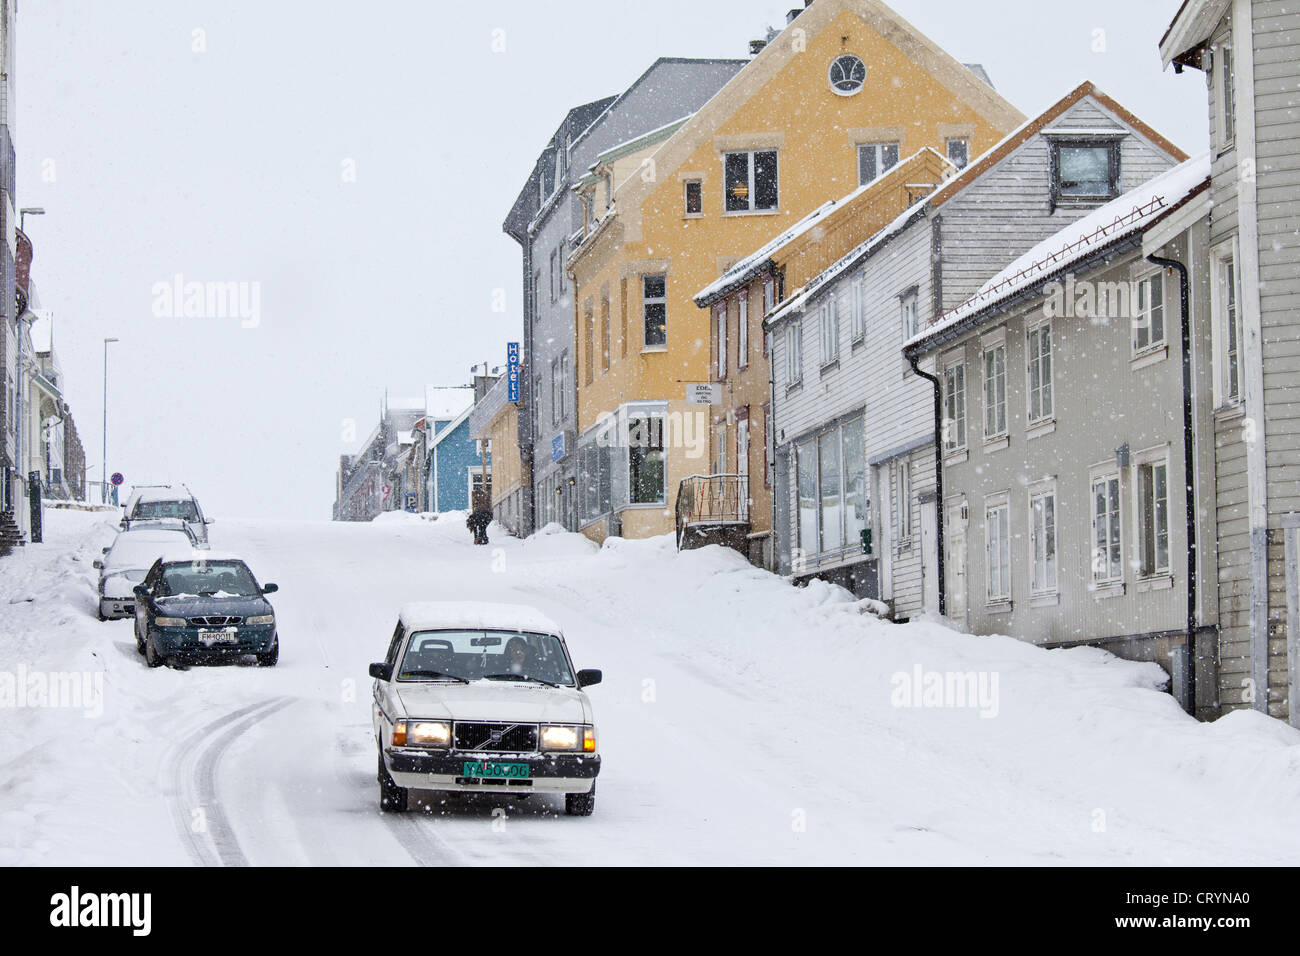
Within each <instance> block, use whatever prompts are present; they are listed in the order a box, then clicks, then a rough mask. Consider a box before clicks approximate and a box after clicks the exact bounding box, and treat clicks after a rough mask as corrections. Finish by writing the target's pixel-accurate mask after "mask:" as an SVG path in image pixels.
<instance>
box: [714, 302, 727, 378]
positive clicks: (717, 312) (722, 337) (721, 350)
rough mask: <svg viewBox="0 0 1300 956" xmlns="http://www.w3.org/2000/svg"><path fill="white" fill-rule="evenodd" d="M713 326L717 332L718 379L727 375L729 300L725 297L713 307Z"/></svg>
mask: <svg viewBox="0 0 1300 956" xmlns="http://www.w3.org/2000/svg"><path fill="white" fill-rule="evenodd" d="M713 327H714V329H715V331H716V333H717V352H718V363H717V364H718V379H719V381H721V380H722V379H725V378H726V377H727V302H726V300H725V299H724V300H723V301H722V302H720V303H718V305H717V306H715V307H714V309H713Z"/></svg>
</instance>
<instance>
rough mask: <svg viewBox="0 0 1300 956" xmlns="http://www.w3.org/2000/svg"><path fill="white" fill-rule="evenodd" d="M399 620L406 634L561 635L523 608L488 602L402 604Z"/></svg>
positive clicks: (538, 615) (554, 626) (539, 614)
mask: <svg viewBox="0 0 1300 956" xmlns="http://www.w3.org/2000/svg"><path fill="white" fill-rule="evenodd" d="M398 619H399V620H400V621H401V622H402V624H403V625H404V626H405V627H406V629H407V630H408V631H436V630H452V629H462V628H463V629H467V630H489V631H532V632H534V633H540V634H561V633H563V632H562V631H561V630H560V626H559V625H558V624H556V623H555V622H554V621H552V620H551V619H550V618H548V617H547V616H546V615H544V614H543V613H542V612H541V611H538V610H537V609H536V608H531V607H529V606H528V605H526V604H495V603H490V602H487V601H416V602H412V603H410V604H403V605H402V609H401V611H400V612H399V614H398Z"/></svg>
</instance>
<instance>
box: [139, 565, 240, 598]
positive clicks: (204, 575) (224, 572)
mask: <svg viewBox="0 0 1300 956" xmlns="http://www.w3.org/2000/svg"><path fill="white" fill-rule="evenodd" d="M261 593H262V592H261V589H260V588H259V587H258V586H257V582H256V581H255V580H253V575H252V572H250V571H249V570H248V568H247V567H246V566H245V565H244V563H243V562H242V561H194V562H191V563H187V564H171V565H168V566H167V567H165V568H163V572H162V580H161V581H160V582H159V584H158V594H159V596H161V597H179V596H181V595H197V596H199V597H252V596H254V595H256V594H261Z"/></svg>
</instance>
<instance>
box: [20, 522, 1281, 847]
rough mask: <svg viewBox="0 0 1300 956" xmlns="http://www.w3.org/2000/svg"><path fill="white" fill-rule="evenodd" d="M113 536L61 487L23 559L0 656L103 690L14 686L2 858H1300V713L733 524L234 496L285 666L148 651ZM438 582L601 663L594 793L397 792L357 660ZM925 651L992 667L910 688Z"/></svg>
mask: <svg viewBox="0 0 1300 956" xmlns="http://www.w3.org/2000/svg"><path fill="white" fill-rule="evenodd" d="M112 531H113V529H112V527H111V525H109V524H108V523H107V522H106V521H105V520H104V516H102V515H100V516H95V515H92V514H85V513H72V512H52V513H51V516H50V536H49V543H48V544H45V545H37V546H31V547H29V548H27V549H25V552H24V553H22V554H19V555H16V556H14V557H12V558H8V559H0V674H10V675H17V674H19V672H20V671H22V672H24V673H32V672H36V673H45V674H48V673H52V672H75V673H81V672H85V673H87V674H90V675H93V674H96V673H99V674H102V677H101V678H100V679H102V681H103V699H102V713H101V714H98V715H96V714H94V713H88V712H87V711H88V710H93V708H89V709H88V708H80V709H78V708H73V707H57V708H56V707H42V708H38V707H32V706H18V705H17V704H16V703H15V702H13V701H12V700H11V702H10V703H9V704H8V706H6V707H4V708H3V709H0V864H4V865H12V864H39V863H59V864H71V865H81V864H111V863H124V864H146V863H155V864H185V863H195V864H203V865H240V864H252V865H267V864H288V865H334V864H344V865H349V864H353V865H355V864H360V865H367V864H387V865H404V864H406V865H409V864H423V865H446V864H462V863H465V864H482V863H486V864H550V863H614V864H676V863H681V864H703V863H724V864H749V863H772V864H814V863H862V864H933V863H939V864H945V863H953V864H981V863H996V864H1011V863H1030V864H1034V863H1042V864H1061V863H1082V864H1107V863H1109V864H1114V863H1119V864H1129V863H1133V864H1137V863H1142V864H1193V863H1197V864H1227V863H1235V864H1251V863H1295V862H1297V861H1300V835H1297V834H1296V832H1295V827H1294V826H1293V825H1292V823H1293V821H1294V820H1295V819H1296V816H1297V813H1298V812H1300V733H1297V732H1295V731H1292V730H1291V729H1289V728H1287V727H1285V726H1282V725H1280V724H1278V723H1277V722H1274V721H1269V720H1267V719H1266V718H1262V717H1260V716H1259V715H1257V714H1249V713H1239V714H1234V715H1231V716H1230V717H1228V718H1225V719H1224V720H1221V721H1219V722H1217V723H1215V724H1208V725H1206V724H1197V723H1196V722H1194V721H1192V720H1191V719H1189V718H1187V717H1186V716H1185V715H1183V714H1182V713H1181V712H1180V711H1179V710H1178V708H1177V707H1176V705H1175V704H1174V702H1173V700H1172V699H1171V698H1170V697H1168V696H1167V695H1165V694H1162V693H1159V692H1158V691H1156V690H1154V689H1153V687H1154V685H1155V684H1156V683H1157V682H1158V680H1159V678H1160V676H1161V675H1160V672H1159V671H1158V669H1157V668H1155V667H1154V665H1137V664H1131V663H1126V662H1123V661H1119V660H1117V659H1115V658H1113V657H1111V656H1110V655H1107V654H1105V653H1103V652H1100V651H1096V650H1092V649H1079V650H1074V651H1067V652H1046V651H1041V650H1038V649H1035V648H1032V647H1029V646H1026V645H1024V644H1021V643H1018V642H1015V641H1012V640H1010V639H1005V638H989V637H983V638H973V637H969V636H965V635H959V634H955V633H953V632H951V631H949V630H948V629H946V628H944V627H942V626H941V625H939V624H937V623H918V624H911V625H905V626H894V625H889V624H885V623H882V622H879V621H877V620H876V619H874V618H872V617H871V616H870V615H868V614H864V613H862V611H863V609H862V608H861V607H860V606H859V605H858V604H856V603H855V602H853V601H852V600H851V599H850V598H849V596H848V595H847V594H846V593H845V592H843V591H839V590H837V589H833V588H829V587H822V586H813V587H810V588H806V589H798V590H796V589H793V588H791V587H789V586H788V585H787V584H785V583H784V582H782V581H781V580H779V579H777V578H774V577H772V576H771V575H768V574H766V573H764V572H761V571H758V570H755V569H754V568H751V567H750V566H748V565H747V564H745V563H744V562H743V561H742V560H741V559H740V558H739V557H738V556H736V555H734V554H731V553H729V552H725V551H721V550H719V549H716V548H713V549H707V550H705V551H700V552H694V553H688V554H685V555H680V556H679V555H676V554H675V553H674V552H673V550H672V547H671V544H670V543H669V542H667V541H665V540H652V541H641V542H627V541H618V540H615V541H611V542H608V543H607V545H606V547H604V548H603V549H598V548H596V547H595V546H593V545H591V544H590V543H589V542H587V541H586V540H585V539H582V538H580V537H578V536H575V535H568V534H549V535H538V536H536V537H534V538H531V539H529V540H527V541H522V542H521V541H518V540H515V539H511V538H508V537H505V536H502V535H499V534H498V535H494V537H493V544H492V545H491V546H490V547H487V548H475V547H473V546H471V545H470V544H469V543H468V538H469V536H468V533H467V532H466V531H465V528H464V524H463V521H458V520H457V519H455V518H454V517H448V518H445V519H444V520H442V521H439V522H434V523H429V522H425V521H421V520H419V519H414V518H412V519H410V520H404V519H403V517H401V516H399V517H397V518H396V519H395V520H391V521H380V522H377V523H374V524H368V525H357V524H335V523H328V522H319V523H268V522H258V523H254V522H240V521H233V520H232V521H224V520H223V521H221V522H220V523H219V524H217V525H215V526H214V527H213V530H212V537H213V544H214V546H215V547H218V548H221V549H222V550H232V551H236V552H239V553H242V554H243V555H245V556H246V557H247V559H248V561H249V563H250V565H251V566H252V568H253V569H254V571H255V572H256V573H257V574H258V575H259V577H260V578H261V580H263V581H274V582H276V583H278V584H279V585H280V591H279V593H278V594H276V595H275V596H274V597H273V599H272V600H273V603H274V604H275V607H276V612H277V616H278V619H279V633H280V640H281V646H282V655H281V659H280V664H279V666H278V667H276V668H256V667H246V666H224V667H195V668H192V669H189V670H184V671H179V670H171V669H167V668H163V669H158V670H152V671H151V670H148V669H147V668H146V667H145V666H144V664H143V661H142V660H141V658H139V657H138V656H137V655H136V652H135V647H134V642H133V638H132V632H131V622H130V621H118V622H106V623H101V622H98V621H96V620H95V619H94V616H93V612H94V576H93V574H94V572H93V571H92V570H91V568H90V562H91V560H93V558H94V557H95V556H97V554H98V551H99V548H100V547H102V546H103V545H104V544H106V543H108V541H110V540H111V537H112ZM439 599H454V600H489V601H500V602H510V603H527V604H532V605H534V606H536V607H538V608H539V609H541V610H542V611H543V612H545V613H546V614H548V615H549V616H551V617H553V618H555V619H556V620H557V621H559V622H560V623H561V624H562V625H563V626H564V628H565V631H566V634H567V637H568V641H569V645H570V649H571V651H572V653H573V656H574V659H575V664H576V665H577V666H578V667H599V668H602V669H603V670H604V672H605V680H604V682H603V683H602V684H600V685H598V686H596V687H593V688H591V690H590V691H589V692H588V693H589V696H590V697H591V699H592V702H593V705H594V706H595V708H596V715H597V720H598V723H599V726H600V732H601V750H602V753H603V756H604V766H603V769H602V773H601V776H600V778H599V785H598V794H599V796H598V800H597V807H596V813H595V815H594V816H592V817H589V818H576V817H565V816H564V814H563V806H562V801H560V800H558V799H554V798H551V797H547V796H545V795H540V794H538V795H534V796H531V797H529V798H527V799H508V798H506V797H498V796H496V795H492V796H490V797H488V796H484V797H477V796H476V797H456V798H451V799H447V800H443V799H441V798H435V797H433V796H432V795H429V796H430V800H431V801H432V802H428V801H424V800H420V801H418V802H417V809H416V812H412V813H410V814H407V815H405V816H396V817H394V816H390V815H385V814H382V813H381V812H380V811H379V808H378V801H377V784H376V781H375V763H376V751H375V745H374V740H373V736H372V733H371V728H370V717H369V701H370V681H369V678H368V677H367V676H366V668H367V665H368V664H369V663H370V662H371V661H373V660H377V659H380V658H382V656H383V653H384V650H385V648H386V645H387V640H388V638H389V637H390V636H391V634H392V630H393V626H394V623H395V620H396V613H397V608H398V606H399V605H400V604H401V603H403V602H405V601H409V600H439ZM918 670H919V672H920V673H921V674H922V675H925V674H930V673H938V674H941V675H942V674H972V675H976V676H978V677H979V679H981V680H984V681H985V682H986V684H985V686H986V687H987V688H988V689H990V690H995V691H996V693H995V694H994V695H993V696H992V697H991V698H989V699H987V700H985V701H983V702H982V703H981V704H980V705H979V706H955V705H954V702H953V701H952V700H940V701H938V703H946V704H947V705H948V706H904V704H906V701H903V700H900V698H899V688H900V685H902V684H905V683H906V682H907V681H908V680H911V679H912V678H913V675H916V674H917V673H918ZM994 680H995V681H996V683H992V682H993V681H994ZM12 685H13V681H12V680H11V681H10V686H11V688H12ZM28 704H30V702H28ZM421 811H423V812H421Z"/></svg>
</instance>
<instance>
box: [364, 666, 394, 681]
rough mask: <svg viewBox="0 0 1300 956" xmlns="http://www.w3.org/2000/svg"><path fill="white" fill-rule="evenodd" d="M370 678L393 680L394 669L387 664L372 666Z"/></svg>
mask: <svg viewBox="0 0 1300 956" xmlns="http://www.w3.org/2000/svg"><path fill="white" fill-rule="evenodd" d="M370 676H371V677H373V678H374V679H375V680H392V679H393V668H392V665H390V664H388V663H387V662H380V663H378V664H371V665H370Z"/></svg>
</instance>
